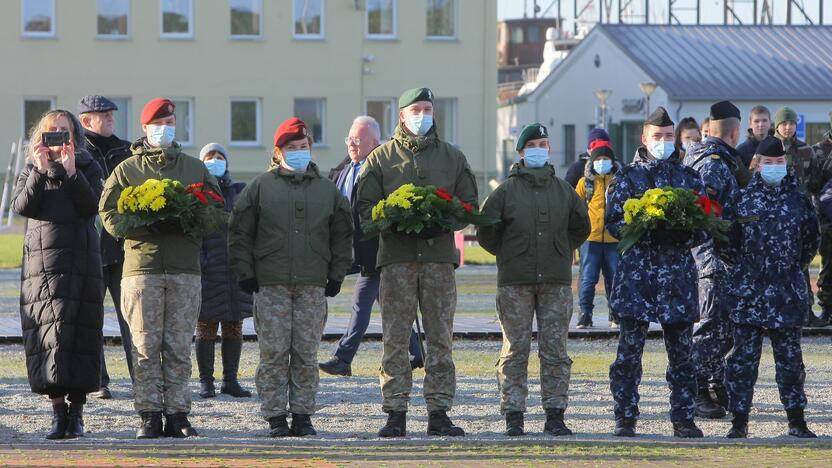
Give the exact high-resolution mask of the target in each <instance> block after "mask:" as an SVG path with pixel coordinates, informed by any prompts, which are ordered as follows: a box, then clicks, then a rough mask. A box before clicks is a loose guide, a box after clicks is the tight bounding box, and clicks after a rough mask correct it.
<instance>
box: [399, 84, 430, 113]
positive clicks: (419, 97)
mask: <svg viewBox="0 0 832 468" xmlns="http://www.w3.org/2000/svg"><path fill="white" fill-rule="evenodd" d="M419 101H430V102H433V91H431V90H430V89H428V88H413V89H408V90H407V91H405V92H403V93H402V95H401V96H400V97H399V109H404V108H405V107H407V106H409V105H411V104H413V103H414V102H419Z"/></svg>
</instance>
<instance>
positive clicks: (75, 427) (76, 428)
mask: <svg viewBox="0 0 832 468" xmlns="http://www.w3.org/2000/svg"><path fill="white" fill-rule="evenodd" d="M76 437H84V405H83V404H80V403H72V404H70V405H69V411H68V412H67V422H66V438H67V439H74V438H76Z"/></svg>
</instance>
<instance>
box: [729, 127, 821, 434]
mask: <svg viewBox="0 0 832 468" xmlns="http://www.w3.org/2000/svg"><path fill="white" fill-rule="evenodd" d="M757 153H758V154H757V155H756V156H755V159H756V162H757V163H758V169H757V170H758V172H757V173H756V174H755V175H754V179H753V181H752V182H751V184H750V185H749V186H748V187H747V188H745V189H743V190H742V191H741V192H740V196H739V200H738V202H737V204H736V206H735V210H734V213H733V216H734V219H735V223H734V228H733V229H732V231H731V235H730V241H729V242H728V243H727V246H726V247H725V248H723V249H721V250H722V251H724V252H723V253H724V255H725V258H726V259H727V260H728V261H733V262H735V264H734V265H733V267H732V270H731V274H730V275H729V276H728V279H729V281H728V288H727V295H726V299H727V305H728V307H729V309H730V311H731V320H732V321H733V322H734V324H735V328H734V349H733V350H732V351H731V354H730V355H729V356H728V364H727V367H726V371H725V385H726V387H727V388H728V395H729V403H728V409H729V410H730V411H731V412H732V413H733V416H734V419H733V422H732V428H731V430H730V431H729V432H728V437H730V438H743V437H747V435H748V413H749V412H750V411H751V401H752V397H753V394H754V384H755V383H756V381H757V369H758V366H759V364H760V354H761V352H762V344H763V335H764V334H766V333H767V334H768V336H769V339H771V345H772V348H773V350H774V364H775V368H776V377H777V387H778V389H779V390H780V401H781V402H782V403H783V406H784V407H785V409H786V415H787V417H788V421H789V435H792V436H795V437H815V434H814V433H812V431H810V430H809V429H808V428H807V427H806V421H805V419H804V416H803V410H804V408H805V407H806V394H805V392H804V391H803V383H804V381H805V379H806V371H805V368H804V366H803V356H802V354H801V350H800V336H801V323H802V319H803V314H804V313H805V312H806V310H805V309H807V308H808V307H809V303H808V301H807V300H806V299H807V296H808V288H807V284H806V281H805V280H804V277H803V271H804V269H805V268H806V267H808V265H809V262H811V260H812V258H814V256H815V252H816V251H817V248H818V242H819V237H818V220H817V216H816V215H815V210H814V207H813V206H812V202H811V200H810V199H809V197H808V196H806V195H805V194H802V193H800V192H799V191H798V189H797V184H796V182H795V178H794V175H793V173H792V172H791V171H790V170H788V169H787V165H786V157H785V154H784V151H783V146H782V144H781V143H780V141H779V140H777V139H776V138H774V137H767V138H765V139H764V140H763V141H762V142H760V145H759V146H758V148H757Z"/></svg>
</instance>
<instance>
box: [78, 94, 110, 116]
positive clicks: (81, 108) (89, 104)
mask: <svg viewBox="0 0 832 468" xmlns="http://www.w3.org/2000/svg"><path fill="white" fill-rule="evenodd" d="M113 110H118V106H117V105H116V103H114V102H113V101H111V100H109V99H107V98H105V97H104V96H98V95H95V94H94V95H91V96H84V97H82V98H81V100H80V101H78V113H79V114H85V113H87V112H107V111H113Z"/></svg>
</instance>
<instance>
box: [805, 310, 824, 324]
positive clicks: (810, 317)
mask: <svg viewBox="0 0 832 468" xmlns="http://www.w3.org/2000/svg"><path fill="white" fill-rule="evenodd" d="M826 325H828V322H826V321H825V320H823V319H822V318H820V317H818V316H817V315H815V313H814V312H812V311H811V310H809V312H807V313H806V315H805V316H804V317H803V326H804V327H808V328H820V327H825V326H826Z"/></svg>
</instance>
